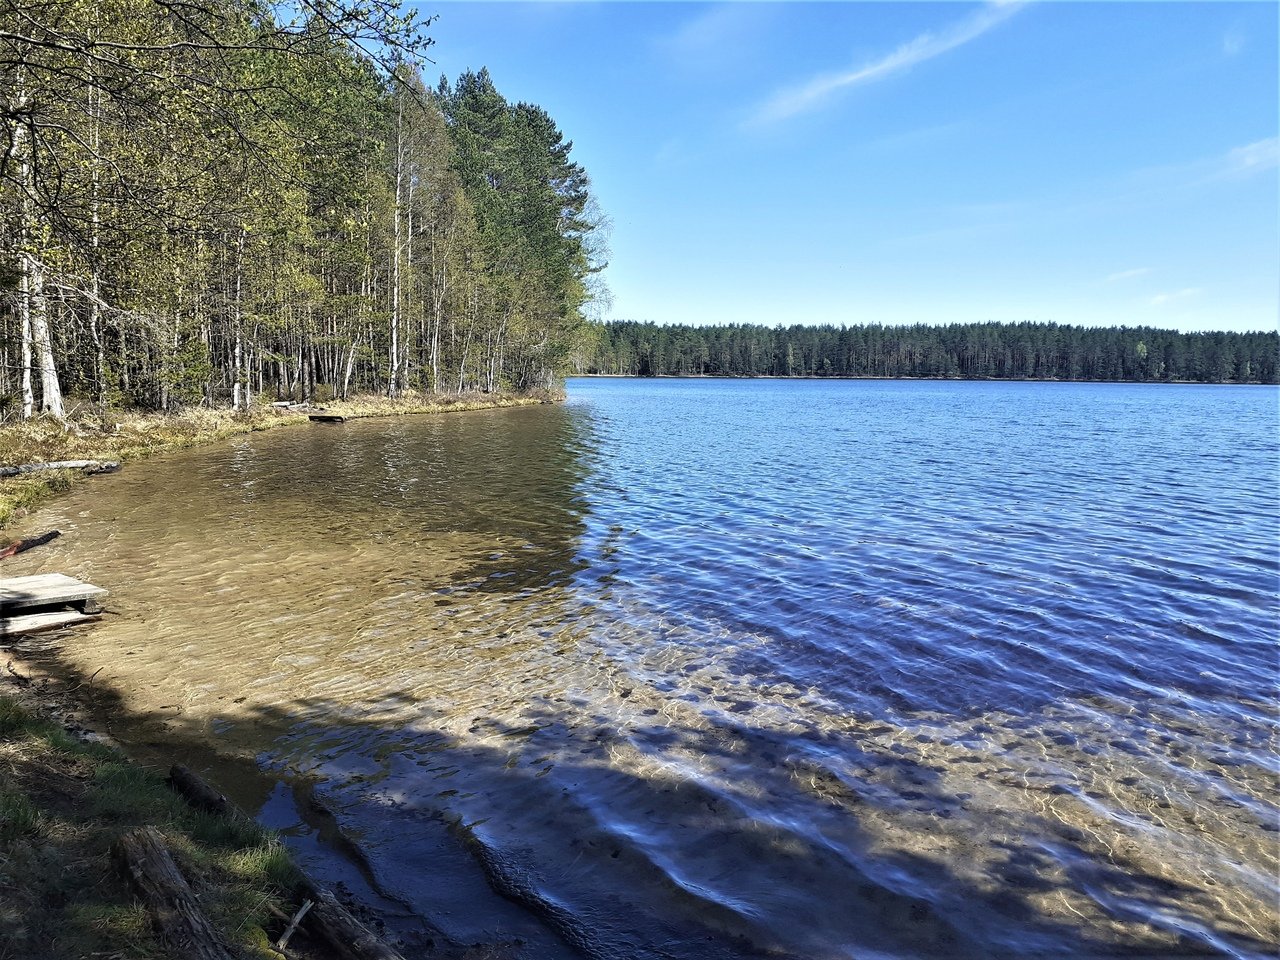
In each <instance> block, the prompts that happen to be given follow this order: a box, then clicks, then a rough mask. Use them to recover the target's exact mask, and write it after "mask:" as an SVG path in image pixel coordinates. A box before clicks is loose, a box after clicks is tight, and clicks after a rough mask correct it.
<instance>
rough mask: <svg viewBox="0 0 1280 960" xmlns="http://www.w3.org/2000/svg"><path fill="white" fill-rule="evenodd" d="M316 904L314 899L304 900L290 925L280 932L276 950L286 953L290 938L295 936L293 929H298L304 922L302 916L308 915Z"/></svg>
mask: <svg viewBox="0 0 1280 960" xmlns="http://www.w3.org/2000/svg"><path fill="white" fill-rule="evenodd" d="M314 906H315V901H314V900H303V901H302V906H301V907H299V908H298V912H297V913H295V914H294V915H293V919H292V920H290V921H289V925H288V926H287V927H285V928H284V933H282V934H280V939H279V940H277V941H276V950H278V951H279V952H280V953H284V948H285V947H287V946H288V945H289V938H290V937H292V936H293V931H295V930H297V929H298V924H300V923H301V922H302V918H303V917H305V916H306V915H307V911H308V910H310V909H311V908H312V907H314Z"/></svg>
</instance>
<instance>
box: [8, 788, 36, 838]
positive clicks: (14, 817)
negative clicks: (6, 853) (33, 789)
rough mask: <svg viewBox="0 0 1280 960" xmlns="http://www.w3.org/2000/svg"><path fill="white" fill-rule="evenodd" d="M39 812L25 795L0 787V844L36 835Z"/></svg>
mask: <svg viewBox="0 0 1280 960" xmlns="http://www.w3.org/2000/svg"><path fill="white" fill-rule="evenodd" d="M39 828H40V811H39V810H38V809H36V806H35V804H33V803H32V802H31V801H30V800H29V799H28V798H27V797H26V795H25V794H22V793H19V792H18V791H16V790H10V789H7V788H5V787H3V786H0V843H11V842H13V841H14V840H17V839H18V838H19V837H25V836H29V835H31V834H34V833H36V831H37V830H39Z"/></svg>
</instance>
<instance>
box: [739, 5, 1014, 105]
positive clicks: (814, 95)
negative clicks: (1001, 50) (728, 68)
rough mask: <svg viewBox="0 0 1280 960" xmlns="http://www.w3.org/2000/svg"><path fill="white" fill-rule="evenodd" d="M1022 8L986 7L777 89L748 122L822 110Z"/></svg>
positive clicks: (977, 34) (968, 39) (975, 35)
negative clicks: (869, 57)
mask: <svg viewBox="0 0 1280 960" xmlns="http://www.w3.org/2000/svg"><path fill="white" fill-rule="evenodd" d="M1023 5H1024V4H1023V3H1021V2H1013V3H990V4H987V5H986V6H984V7H983V8H982V9H981V10H979V11H977V12H976V13H974V14H972V15H970V16H968V17H966V18H965V19H963V20H960V21H958V22H956V23H953V24H952V25H951V26H949V27H948V28H947V29H945V30H942V31H941V32H939V33H922V34H921V35H920V36H918V37H916V38H915V39H914V40H911V41H909V42H907V43H904V44H903V45H902V46H900V47H898V49H896V50H894V51H893V52H892V53H890V54H888V55H886V56H883V57H881V58H880V59H878V60H873V61H872V62H870V63H864V64H861V65H859V66H856V67H852V68H850V69H848V70H843V71H840V72H838V73H826V74H821V75H819V76H817V77H814V78H813V79H812V80H810V81H808V82H807V83H804V84H800V85H798V86H794V87H789V88H787V89H785V90H780V91H779V92H778V93H776V94H774V95H773V96H772V97H770V98H769V99H768V100H766V101H765V102H764V103H762V104H761V105H760V106H759V107H758V108H757V109H756V111H755V113H754V114H753V116H752V117H751V119H750V121H749V122H750V123H753V124H762V123H773V122H776V121H778V120H785V119H786V118H788V117H792V116H795V115H796V114H798V113H804V112H805V111H808V110H814V109H817V108H818V107H821V106H822V105H824V104H825V103H828V102H829V101H830V100H831V98H832V97H833V96H834V95H835V94H837V93H839V92H840V91H842V90H847V89H849V88H850V87H857V86H862V85H864V84H868V83H875V82H876V81H878V80H883V79H884V78H885V77H889V76H892V75H893V74H895V73H901V72H903V71H904V70H910V69H911V68H912V67H914V66H916V65H917V64H920V63H924V62H925V61H926V60H932V59H933V58H934V57H937V56H941V55H942V54H944V53H947V52H948V51H950V50H954V49H956V48H957V47H961V46H964V44H966V43H969V42H971V41H973V40H976V39H978V37H980V36H982V35H983V34H984V33H986V32H987V31H989V30H991V29H993V28H994V27H996V26H999V25H1000V24H1001V23H1003V22H1004V21H1005V20H1008V19H1009V18H1010V17H1011V16H1013V15H1014V14H1015V13H1017V12H1018V11H1019V10H1020V9H1022V7H1023Z"/></svg>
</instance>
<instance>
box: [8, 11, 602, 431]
mask: <svg viewBox="0 0 1280 960" xmlns="http://www.w3.org/2000/svg"><path fill="white" fill-rule="evenodd" d="M429 26H430V21H427V22H421V21H419V20H417V19H416V18H415V16H414V14H413V12H412V11H411V10H409V9H408V8H404V9H402V8H401V7H400V6H399V5H398V3H397V2H396V0H376V2H373V3H364V2H355V0H300V2H296V3H293V4H289V5H282V6H273V5H268V4H261V3H257V2H254V0H184V2H182V3H177V2H169V0H47V2H42V3H38V4H37V3H30V2H28V0H0V137H2V138H3V154H2V155H0V350H2V351H3V355H2V358H0V362H2V364H3V367H2V369H0V407H2V409H0V414H3V416H5V417H6V418H10V419H13V418H19V417H21V418H27V417H30V416H33V415H36V414H41V413H47V414H51V415H53V416H55V417H59V418H60V417H62V416H63V415H64V411H65V409H66V406H67V405H68V403H69V402H70V400H71V399H74V400H76V401H77V402H83V403H87V404H92V405H99V406H103V407H106V406H120V407H134V408H141V409H150V410H170V409H175V408H177V407H181V406H190V405H198V404H203V405H210V406H227V405H232V406H234V407H236V408H239V409H245V408H247V407H248V406H250V405H251V404H252V403H254V402H255V398H260V397H261V396H262V395H264V394H266V395H270V396H271V397H272V398H273V399H274V398H276V397H291V398H296V399H302V398H307V399H316V398H318V399H325V398H330V397H345V396H347V395H348V394H349V393H352V392H366V393H367V392H377V393H382V394H385V395H388V396H391V397H396V396H398V395H400V394H401V393H402V392H403V391H405V390H409V389H413V390H420V391H424V392H434V393H458V392H464V391H486V392H489V391H526V390H531V389H536V388H546V387H550V386H553V385H554V384H555V383H556V382H557V381H558V380H559V379H560V378H561V377H562V376H563V375H564V373H565V372H566V371H567V370H568V369H569V368H570V357H571V354H572V352H573V351H574V350H575V349H578V348H580V342H579V341H580V338H581V336H582V334H583V331H584V329H585V320H584V308H585V307H586V305H587V304H588V303H589V302H590V301H591V300H592V298H593V297H594V296H596V295H597V292H598V286H597V285H598V274H599V271H600V270H601V269H602V268H603V265H604V257H605V250H604V246H603V240H602V237H603V231H602V230H601V229H600V227H601V225H602V218H601V215H600V214H599V213H598V212H597V211H596V207H595V203H594V200H593V198H592V196H591V192H590V182H589V179H588V177H587V174H586V171H585V170H584V169H583V168H582V167H581V166H580V165H579V164H577V163H576V162H575V161H574V160H573V159H571V157H570V153H571V149H572V143H571V142H569V141H567V140H566V139H565V138H564V136H563V135H562V133H561V131H560V130H559V129H558V128H557V126H556V123H555V122H554V120H553V119H552V118H551V117H550V116H549V115H548V114H547V112H546V111H545V110H543V109H542V108H540V107H538V106H537V105H535V104H530V103H523V102H510V101H508V100H507V99H506V98H505V97H504V96H503V95H502V94H501V93H499V91H498V90H497V88H496V86H495V85H494V82H493V79H492V78H491V77H490V76H489V74H488V72H487V71H486V70H480V71H479V72H468V73H465V74H463V75H462V76H461V77H459V78H458V79H457V80H456V81H454V82H452V83H451V82H449V81H448V80H446V79H441V80H440V82H439V83H438V84H437V85H436V86H434V87H429V86H427V85H426V84H425V83H424V82H423V80H422V76H421V73H422V67H423V66H424V65H425V62H426V61H425V59H424V58H425V52H426V51H427V49H428V47H429V45H430V43H431V40H430V38H429V37H427V36H426V34H425V31H426V30H427V29H428V28H429Z"/></svg>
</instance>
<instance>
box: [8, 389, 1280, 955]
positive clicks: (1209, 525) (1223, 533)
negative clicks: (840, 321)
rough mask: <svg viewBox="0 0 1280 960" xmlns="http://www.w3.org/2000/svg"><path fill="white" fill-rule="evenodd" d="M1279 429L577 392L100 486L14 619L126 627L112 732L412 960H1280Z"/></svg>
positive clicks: (63, 505) (68, 655)
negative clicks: (402, 944)
mask: <svg viewBox="0 0 1280 960" xmlns="http://www.w3.org/2000/svg"><path fill="white" fill-rule="evenodd" d="M1278 396H1280V394H1278V393H1277V391H1276V390H1275V389H1271V388H1247V387H1240V388H1236V387H1186V386H1159V385H1108V384H1032V383H943V382H818V381H799V382H795V381H677V380H663V381H629V380H573V381H570V383H569V401H568V402H567V403H566V404H562V405H550V406H540V407H534V408H522V409H516V410H506V411H494V412H484V413H470V414H458V415H450V416H445V417H437V418H431V417H418V418H405V419H403V420H381V421H362V422H355V423H348V424H345V425H341V426H327V425H326V426H320V425H316V426H309V427H303V428H296V429H289V430H280V431H275V432H272V433H268V434H261V435H256V436H249V437H245V438H241V439H237V440H235V441H233V442H230V443H228V444H227V445H225V446H221V447H217V448H213V449H204V450H197V451H190V452H184V453H180V454H176V455H173V456H168V457H165V458H162V459H158V460H156V461H153V462H151V463H147V464H139V465H136V466H130V467H129V468H127V469H126V470H125V471H123V472H122V473H120V474H118V475H115V476H110V477H103V478H99V479H95V480H94V481H93V482H92V483H89V484H85V485H83V486H82V487H80V488H78V489H77V490H76V491H75V492H74V493H73V494H71V495H70V496H69V497H67V498H65V499H63V500H61V501H59V502H57V503H56V504H54V505H52V506H51V507H50V508H48V509H47V510H45V511H42V513H41V514H40V515H39V516H38V517H33V518H31V519H30V520H29V521H28V524H27V526H28V527H29V528H30V529H31V530H36V529H47V528H48V527H50V526H57V527H60V528H61V529H63V530H64V532H65V536H64V537H63V538H62V539H61V540H59V541H57V542H56V543H55V544H53V545H51V546H50V547H47V548H42V550H40V551H33V552H32V553H30V554H27V555H24V556H22V557H19V558H16V559H15V560H14V561H10V562H9V564H8V565H7V566H6V568H5V571H6V575H19V574H22V573H28V572H37V571H40V570H61V571H64V572H67V573H72V574H74V575H79V576H82V577H84V578H86V579H89V580H91V581H93V582H95V583H98V584H100V585H103V586H106V587H108V588H110V590H111V592H112V594H111V602H110V604H109V607H110V609H111V610H112V611H113V614H114V615H111V616H108V617H106V618H104V620H103V621H102V623H101V624H100V625H99V626H97V627H94V628H92V629H90V630H82V631H80V632H77V633H74V634H71V635H68V636H67V637H66V638H65V640H64V641H62V642H61V644H60V651H59V654H58V655H59V656H60V657H61V658H62V660H63V662H65V663H66V664H68V665H69V666H70V667H71V668H72V669H74V670H75V671H76V672H78V673H80V674H83V675H88V674H92V673H93V672H94V671H98V670H100V671H101V673H100V674H99V675H98V677H97V680H96V685H97V686H98V687H99V688H101V689H103V690H104V691H109V690H116V691H118V692H119V693H120V696H121V700H120V702H119V703H115V704H111V705H110V709H111V710H112V711H113V717H114V719H113V730H114V731H115V732H116V733H117V734H118V735H119V736H120V738H121V739H122V740H124V741H125V742H126V743H127V744H128V745H129V747H130V749H131V750H132V751H134V752H135V753H137V754H138V755H139V756H142V757H144V758H152V759H155V760H156V762H168V761H169V760H172V759H174V758H175V756H176V758H177V759H185V760H187V761H188V762H191V763H194V764H195V765H197V766H199V767H200V768H202V769H204V770H206V771H209V772H211V774H212V775H213V776H214V777H215V779H217V780H218V781H219V783H220V784H221V785H222V786H223V787H224V789H228V790H229V792H231V793H233V794H234V796H235V798H236V799H237V800H238V801H239V802H240V803H242V804H243V805H245V806H246V807H248V808H250V809H252V810H253V811H254V812H256V813H258V814H259V815H260V816H261V817H262V818H263V819H264V820H266V821H268V822H270V823H272V824H274V825H276V826H278V827H280V828H282V829H284V830H285V831H286V833H287V834H288V836H289V837H290V842H291V844H293V845H294V847H295V848H296V849H297V850H298V852H299V855H300V856H301V857H303V858H304V859H305V860H306V861H307V863H308V864H309V865H310V866H311V867H312V868H313V869H314V870H315V871H316V872H317V873H319V874H321V875H322V876H324V877H326V878H328V879H330V880H342V881H343V882H345V883H347V885H348V886H350V887H351V889H353V890H354V891H355V892H356V893H358V894H359V895H361V896H363V897H365V898H366V899H369V900H371V901H372V902H374V903H375V904H376V905H377V906H378V907H379V908H380V909H382V910H383V911H384V912H385V913H386V915H387V916H388V917H389V919H390V923H391V925H392V927H393V928H394V929H395V930H396V931H397V932H398V933H399V934H400V935H401V936H402V937H404V938H405V939H406V942H407V943H408V944H409V945H410V946H409V948H408V949H407V952H409V953H410V954H411V955H419V954H425V953H426V951H427V946H428V941H430V942H433V943H435V944H437V945H440V944H445V943H453V944H458V943H470V942H476V941H484V942H488V943H499V944H505V946H504V947H503V950H502V951H500V953H499V955H502V956H511V957H528V958H533V957H537V958H544V957H547V958H554V957H572V956H587V957H592V958H617V960H628V958H730V957H805V958H843V957H856V958H916V957H938V958H941V957H947V958H951V957H974V958H980V957H1010V958H1015V957H1016V958H1023V957H1037V956H1039V957H1067V956H1070V957H1093V956H1098V957H1101V956H1114V955H1116V954H1124V955H1143V956H1161V957H1164V956H1229V957H1251V958H1252V957H1264V956H1273V955H1274V953H1275V951H1276V949H1277V945H1278V943H1280V920H1278V919H1277V909H1276V904H1277V890H1276V875H1277V868H1278V866H1280V848H1278V842H1277V838H1278V837H1280V833H1278V832H1277V831H1278V829H1280V812H1278V810H1277V799H1276V798H1277V794H1278V790H1277V787H1278V786H1280V783H1278V777H1277V774H1278V772H1280V770H1278V763H1277V753H1276V747H1277V732H1278V731H1280V717H1278V713H1277V693H1278V691H1277V681H1278V677H1277V650H1276V639H1277V586H1278V577H1280V563H1278V557H1277V543H1278V539H1277V538H1278V533H1280V531H1278V527H1277V522H1278V521H1277V517H1278V515H1280V502H1278V494H1277V481H1278V480H1280V441H1278V437H1277V399H1278ZM21 532H26V530H25V529H24V530H23V531H21ZM104 695H105V693H104ZM104 709H107V707H104ZM494 891H498V892H497V893H495V892H494ZM499 894H501V895H499ZM424 918H426V919H424Z"/></svg>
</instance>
